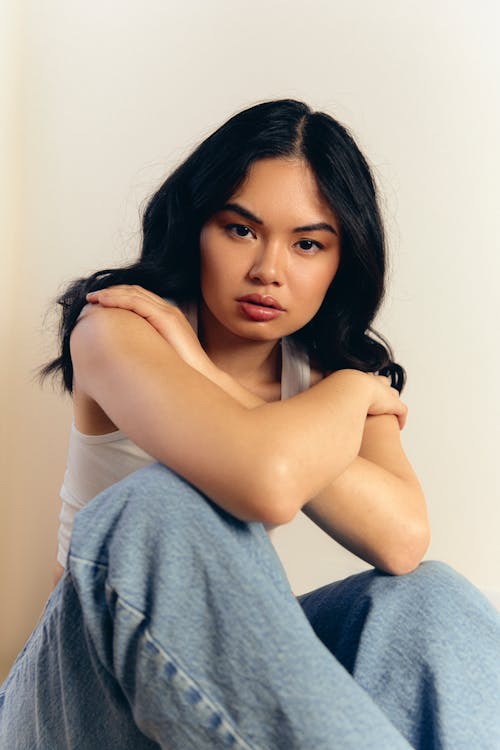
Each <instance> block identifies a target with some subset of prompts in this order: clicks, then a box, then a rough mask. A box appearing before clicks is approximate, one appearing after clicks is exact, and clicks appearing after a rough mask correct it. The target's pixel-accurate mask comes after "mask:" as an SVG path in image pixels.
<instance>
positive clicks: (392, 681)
mask: <svg viewBox="0 0 500 750" xmlns="http://www.w3.org/2000/svg"><path fill="white" fill-rule="evenodd" d="M311 626H312V627H311ZM0 704H2V707H1V708H0V748H1V749H2V750H35V748H36V749H37V750H73V749H74V750H77V749H78V750H108V749H109V750H115V749H116V750H132V749H133V750H142V749H143V748H144V750H146V748H148V749H150V748H158V747H161V748H168V749H169V750H210V749H211V748H214V749H215V748H234V749H236V748H238V750H281V749H282V750H298V749H299V748H300V750H333V748H339V749H341V750H350V749H352V750H365V749H367V748H368V749H369V748H374V749H375V750H386V749H388V750H399V749H400V748H401V750H403V748H409V747H413V748H419V750H422V749H423V748H445V749H449V750H461V749H463V750H475V748H477V749H478V750H489V749H491V750H498V749H499V748H500V618H499V616H498V614H497V613H496V611H495V610H494V609H493V607H492V606H491V605H490V604H489V603H488V602H487V600H486V599H484V598H483V596H482V595H481V594H480V593H479V592H478V591H477V590H476V589H475V588H474V587H473V586H472V585H471V584H469V583H468V582H467V581H466V580H465V579H464V578H462V577H461V576H460V575H458V574H457V573H455V572H454V571H453V570H451V569H450V568H448V567H447V566H446V565H443V564H440V563H424V564H422V565H421V566H420V567H419V568H418V569H417V570H416V571H415V572H413V573H411V574H409V575H406V576H401V577H392V576H389V575H385V574H382V573H380V572H377V571H374V570H372V571H369V572H367V573H362V574H360V575H357V576H352V577H351V578H348V579H346V580H344V581H341V582H339V583H335V584H331V585H328V586H323V587H322V588H320V589H318V590H316V591H312V592H310V593H308V594H305V595H303V596H300V597H298V598H295V597H294V596H293V593H292V591H291V589H290V586H289V583H288V580H287V578H286V575H285V573H284V571H283V568H282V566H281V563H280V561H279V559H278V557H277V555H276V552H275V550H274V548H273V546H272V544H271V542H270V540H269V538H268V536H267V534H266V532H265V530H264V527H263V526H262V524H260V523H245V522H242V521H239V520H238V519H236V518H234V517H233V516H231V515H230V514H228V513H227V512H225V511H224V510H222V509H221V508H219V507H218V506H217V505H215V504H214V503H212V502H211V501H210V500H208V499H207V498H206V497H205V496H204V495H202V494H201V493H200V492H199V491H198V490H197V489H195V488H194V487H192V486H191V485H190V484H189V483H188V482H186V481H185V480H183V479H181V478H180V477H178V476H177V475H176V474H174V473H173V472H171V471H170V470H169V469H167V468H165V467H163V466H161V465H159V464H154V465H153V466H149V467H147V468H145V469H141V470H140V471H138V472H136V473H135V474H132V475H131V476H129V477H127V478H126V479H125V480H123V481H122V482H119V483H118V484H115V485H113V486H112V487H110V488H109V489H108V490H106V491H105V492H103V493H102V494H101V495H99V496H98V497H97V498H95V499H94V500H93V501H92V503H90V504H89V505H88V506H87V507H86V508H84V509H83V510H82V511H80V513H79V514H78V516H77V518H76V523H75V527H74V531H73V537H72V543H71V550H70V558H69V564H68V569H67V571H66V573H65V575H64V576H63V578H62V579H61V581H60V582H59V585H58V586H57V587H56V589H55V590H54V591H53V593H52V595H51V597H50V599H49V601H48V602H47V605H46V608H45V612H44V614H43V616H42V618H41V621H40V623H39V624H38V626H37V627H36V629H35V630H34V632H33V633H32V635H31V636H30V638H29V640H28V642H27V643H26V645H25V647H24V649H23V651H22V652H21V654H20V655H19V656H18V658H17V660H16V662H15V664H14V666H13V668H12V670H11V672H10V675H9V676H8V678H7V680H6V682H5V683H4V685H3V687H2V689H1V691H0Z"/></svg>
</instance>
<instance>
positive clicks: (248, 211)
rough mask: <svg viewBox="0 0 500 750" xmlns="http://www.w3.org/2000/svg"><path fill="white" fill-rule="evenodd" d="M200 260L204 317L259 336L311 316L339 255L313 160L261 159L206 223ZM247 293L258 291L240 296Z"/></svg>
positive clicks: (276, 335)
mask: <svg viewBox="0 0 500 750" xmlns="http://www.w3.org/2000/svg"><path fill="white" fill-rule="evenodd" d="M200 260H201V292H202V297H203V301H204V303H205V306H206V308H207V311H206V312H207V313H208V315H204V321H205V323H206V320H207V319H208V320H209V321H210V320H212V321H213V323H214V324H215V325H217V324H219V325H222V326H223V327H224V328H225V329H227V330H228V331H230V332H231V333H233V334H235V335H236V336H238V337H242V338H246V339H252V340H259V341H264V340H265V341H272V340H278V339H280V338H281V337H282V336H286V335H288V334H290V333H293V332H294V331H297V330H298V329H299V328H302V327H303V326H304V325H305V324H306V323H308V322H309V321H310V320H311V319H312V318H313V317H314V315H315V314H316V312H317V311H318V309H319V307H320V306H321V303H322V301H323V299H324V296H325V294H326V291H327V289H328V287H329V286H330V284H331V282H332V279H333V277H334V276H335V274H336V272H337V269H338V267H339V262H340V228H339V222H338V219H337V217H336V216H335V214H334V212H333V211H332V210H331V208H330V207H329V205H328V203H327V202H326V200H325V199H324V198H323V196H322V195H321V193H320V191H319V189H318V186H317V184H316V179H315V177H314V173H313V172H312V171H311V169H310V167H309V166H308V164H307V163H306V162H304V161H301V160H291V159H278V158H270V159H261V160H260V161H257V162H255V163H254V164H253V165H252V166H251V168H250V169H249V172H248V174H247V178H246V180H245V181H244V183H243V184H242V185H241V186H240V188H239V189H238V190H237V191H236V193H235V194H234V195H232V196H231V198H230V199H229V200H228V202H227V204H226V205H225V206H223V207H222V208H221V209H220V210H219V211H218V212H217V213H215V214H214V215H213V216H212V217H211V218H210V219H209V220H208V221H207V222H206V223H205V224H204V226H203V228H202V231H201V234H200ZM249 295H255V296H254V297H250V299H247V300H242V298H245V297H248V296H249ZM262 298H263V299H262ZM259 303H260V304H259ZM269 305H272V307H270V306H269ZM214 319H215V320H214Z"/></svg>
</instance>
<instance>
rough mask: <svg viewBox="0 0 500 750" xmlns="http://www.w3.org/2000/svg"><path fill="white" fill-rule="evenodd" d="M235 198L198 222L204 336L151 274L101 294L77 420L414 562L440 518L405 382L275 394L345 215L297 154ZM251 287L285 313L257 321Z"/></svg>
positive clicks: (252, 511) (345, 381) (235, 508)
mask: <svg viewBox="0 0 500 750" xmlns="http://www.w3.org/2000/svg"><path fill="white" fill-rule="evenodd" d="M228 203H229V204H230V205H229V206H227V205H226V207H221V210H220V211H219V212H217V213H216V214H215V215H214V216H212V217H211V218H210V220H209V221H208V222H207V223H206V224H205V226H204V227H203V229H202V232H201V235H200V257H201V290H202V299H201V301H200V307H199V317H200V327H201V335H200V339H201V341H200V340H198V338H197V336H196V335H195V333H194V331H193V330H192V328H191V326H190V324H189V322H188V321H187V320H186V318H185V316H184V315H183V314H182V313H181V312H180V311H179V310H178V309H177V308H176V307H175V306H172V305H170V304H169V303H167V302H165V300H162V299H160V298H159V297H157V296H156V295H154V294H152V293H151V292H149V291H147V290H144V289H141V288H140V287H113V288H111V289H108V290H105V291H103V292H100V293H98V294H95V295H93V296H91V297H89V299H88V301H89V302H91V303H92V305H87V306H86V308H84V311H83V313H82V316H81V319H80V321H79V322H78V324H77V326H76V327H75V329H74V331H73V334H72V337H71V351H72V360H73V365H74V372H75V380H74V413H75V424H76V427H77V429H79V430H80V431H81V432H84V433H86V434H103V433H105V432H110V431H112V430H114V429H117V428H118V429H122V430H123V431H124V432H125V433H126V434H127V435H129V437H130V438H131V439H132V440H134V442H136V443H137V444H138V445H140V446H141V447H142V448H143V449H144V450H146V451H147V452H148V453H150V454H151V455H152V456H153V457H155V458H156V459H158V460H160V461H162V462H163V463H166V464H167V465H169V466H171V467H172V468H173V469H174V470H176V471H178V473H180V474H181V475H182V476H185V477H186V478H187V479H188V480H189V481H191V482H192V483H193V484H195V485H196V486H198V487H199V488H200V489H201V490H202V491H203V492H204V493H205V494H207V495H208V496H209V497H211V498H212V499H213V500H214V501H215V502H217V503H218V504H220V505H221V506H222V507H224V508H225V509H226V510H228V511H229V512H231V513H233V514H234V515H235V516H237V517H239V518H241V519H242V520H260V521H265V522H267V523H278V524H279V523H286V522H287V521H289V520H291V518H293V517H294V515H295V514H296V512H297V511H298V510H299V509H302V510H303V511H304V512H306V513H307V515H309V516H310V517H311V518H312V519H313V520H314V521H315V522H316V523H318V525H319V526H321V527H322V528H323V529H324V530H325V531H326V532H327V533H328V534H330V536H332V538H334V539H336V540H337V541H339V542H340V543H341V544H343V545H344V546H346V547H347V548H348V549H350V550H352V551H353V552H354V553H355V554H358V555H359V556H360V557H362V558H363V559H365V560H367V561H368V562H370V563H371V564H374V565H377V566H378V567H380V568H381V569H383V570H387V571H388V572H391V573H404V572H408V571H409V570H412V569H413V568H414V567H416V565H417V564H418V563H419V562H420V560H421V558H422V556H423V554H424V553H425V550H426V548H427V545H428V541H429V528H428V520H427V513H426V508H425V500H424V496H423V492H422V488H421V487H420V484H419V482H418V479H417V477H416V475H415V473H414V471H413V469H412V467H411V465H410V463H409V461H408V459H407V458H406V456H405V454H404V451H403V449H402V446H401V441H400V429H401V428H402V427H403V426H404V423H405V420H406V415H407V407H406V406H405V405H404V404H403V402H402V401H401V400H400V398H399V394H398V393H397V391H396V390H395V389H393V388H391V387H390V384H389V382H388V381H387V379H386V378H381V377H376V376H373V375H371V374H367V373H361V372H359V371H355V370H341V371H338V372H336V373H332V374H330V375H328V374H325V373H321V372H319V371H313V372H312V378H311V385H312V387H311V388H310V389H309V390H308V391H306V392H304V393H302V394H299V395H298V396H295V397H294V398H292V399H289V400H288V401H284V402H281V401H279V397H280V393H279V389H280V361H279V341H280V339H281V337H282V336H285V335H287V334H289V333H292V332H293V331H295V330H298V329H299V328H301V327H302V326H303V325H305V324H306V323H307V322H308V321H309V320H310V319H311V318H312V317H313V316H314V314H315V313H316V311H317V310H318V308H319V307H320V305H321V302H322V300H323V298H324V294H325V293H326V290H327V289H328V286H329V285H330V283H331V281H332V279H333V278H334V276H335V273H336V272H337V269H338V266H339V262H340V257H341V233H340V227H339V224H338V219H337V217H336V215H335V213H334V212H333V211H332V209H331V208H330V206H329V205H328V204H327V203H326V201H325V200H324V198H323V197H322V195H321V194H320V192H319V190H318V188H317V185H316V181H315V178H314V175H313V173H312V172H311V170H310V168H309V167H308V165H307V164H305V163H304V162H302V161H299V160H282V159H266V160H261V161H260V162H257V163H256V164H254V165H253V167H252V168H251V169H250V170H249V173H248V175H247V179H246V180H245V181H244V183H243V185H242V186H240V189H239V190H238V191H237V192H236V193H235V195H233V196H231V198H230V200H229V201H228ZM313 225H315V226H316V228H314V229H310V228H309V229H308V230H307V231H306V230H303V229H302V228H303V227H311V226H313ZM317 225H321V226H320V227H319V228H318V227H317ZM299 228H301V229H300V231H297V230H298V229H299ZM250 293H258V294H261V295H271V296H272V297H273V298H274V299H275V300H277V301H278V302H279V304H280V305H281V307H282V308H283V312H282V313H280V314H279V315H278V316H277V317H276V318H275V319H274V320H271V321H265V322H263V321H255V320H251V319H249V318H248V317H247V316H246V315H245V314H244V313H243V312H242V310H241V306H240V303H239V302H238V301H237V300H238V298H239V297H241V296H243V295H246V294H250ZM169 423H175V424H178V425H181V428H180V429H178V430H176V435H175V439H174V436H173V435H172V434H170V435H168V434H166V431H165V429H164V425H165V424H169ZM214 424H216V425H217V430H216V431H214ZM221 462H222V463H223V465H224V467H226V470H225V471H224V472H221V471H217V466H220V465H221ZM255 498H265V504H262V501H261V503H260V504H259V503H257V502H256V499H255Z"/></svg>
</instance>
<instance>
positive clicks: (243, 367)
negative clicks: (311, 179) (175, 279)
mask: <svg viewBox="0 0 500 750" xmlns="http://www.w3.org/2000/svg"><path fill="white" fill-rule="evenodd" d="M198 336H199V339H200V342H201V344H202V346H203V349H204V350H205V351H206V353H207V354H208V356H209V357H210V359H211V360H212V362H213V363H214V364H215V365H216V366H217V367H219V369H221V370H223V371H224V372H226V373H227V374H228V375H231V377H233V378H235V380H237V381H238V382H240V383H241V384H242V385H245V386H247V387H248V388H249V389H250V390H253V389H258V388H260V387H262V386H268V385H271V384H279V383H280V381H281V346H280V342H279V341H257V340H250V339H243V338H241V337H240V336H236V335H235V334H233V333H231V331H228V330H227V328H224V326H222V325H221V324H220V323H219V321H218V320H217V319H216V318H214V316H213V315H212V313H211V312H210V310H208V308H207V307H206V305H205V304H204V303H203V302H201V303H200V306H199V310H198Z"/></svg>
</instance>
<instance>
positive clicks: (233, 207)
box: [220, 203, 338, 235]
mask: <svg viewBox="0 0 500 750" xmlns="http://www.w3.org/2000/svg"><path fill="white" fill-rule="evenodd" d="M220 210H221V211H234V212H235V213H237V214H239V215H240V216H242V217H243V218H244V219H248V220H249V221H253V222H255V224H263V223H264V222H263V221H262V219H259V217H258V216H255V214H253V213H252V212H251V211H249V210H248V209H246V208H243V206H240V204H239V203H226V204H225V205H224V206H222V208H221V209H220ZM317 231H326V232H331V233H332V234H335V235H337V234H338V233H337V231H336V229H334V228H333V227H332V225H331V224H327V223H326V222H324V221H320V222H318V223H317V224H306V225H305V226H303V227H295V229H292V232H317Z"/></svg>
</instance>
